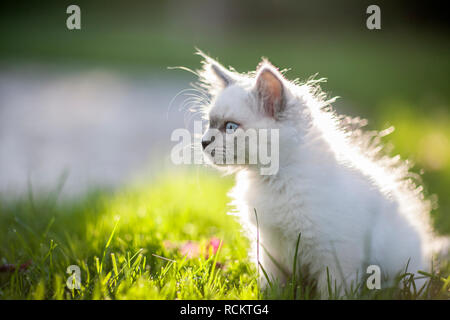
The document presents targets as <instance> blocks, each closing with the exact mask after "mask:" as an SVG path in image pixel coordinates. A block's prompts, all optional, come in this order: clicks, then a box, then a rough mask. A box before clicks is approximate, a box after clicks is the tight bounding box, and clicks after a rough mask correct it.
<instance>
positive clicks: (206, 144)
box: [202, 140, 211, 150]
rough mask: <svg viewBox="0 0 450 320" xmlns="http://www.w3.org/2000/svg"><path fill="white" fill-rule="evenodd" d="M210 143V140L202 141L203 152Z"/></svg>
mask: <svg viewBox="0 0 450 320" xmlns="http://www.w3.org/2000/svg"><path fill="white" fill-rule="evenodd" d="M210 143H211V140H202V147H203V150H205V149H206V147H207V146H208V145H209V144H210Z"/></svg>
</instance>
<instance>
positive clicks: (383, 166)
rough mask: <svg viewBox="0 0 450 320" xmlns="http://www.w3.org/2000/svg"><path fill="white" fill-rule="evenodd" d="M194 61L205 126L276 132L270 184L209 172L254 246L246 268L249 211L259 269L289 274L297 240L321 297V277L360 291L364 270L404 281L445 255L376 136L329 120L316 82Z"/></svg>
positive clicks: (422, 203) (424, 206) (244, 172)
mask: <svg viewBox="0 0 450 320" xmlns="http://www.w3.org/2000/svg"><path fill="white" fill-rule="evenodd" d="M199 54H200V55H202V57H203V58H204V61H203V68H202V69H201V70H199V71H198V76H199V79H200V84H201V86H202V88H203V89H204V90H205V92H206V93H207V94H208V95H209V96H210V97H211V100H210V103H209V105H208V106H206V109H205V110H204V111H205V114H206V117H207V118H209V117H211V116H214V117H215V119H216V120H217V119H219V121H220V119H222V121H223V122H225V121H234V122H237V123H239V124H240V125H241V127H242V128H243V129H248V128H254V129H260V128H278V129H279V130H280V159H279V161H280V168H279V171H278V173H277V174H276V175H269V176H267V175H266V176H264V175H261V174H260V172H259V171H258V168H257V166H246V165H239V166H238V165H235V166H218V167H219V168H221V169H223V168H225V169H227V170H228V171H230V172H233V173H236V186H235V187H234V189H233V190H232V192H231V197H232V198H233V202H232V203H233V205H235V207H236V209H237V210H236V212H235V214H236V215H237V216H238V217H239V218H240V221H241V222H242V225H243V226H244V228H245V230H247V231H249V236H250V239H251V240H252V241H253V242H254V245H253V247H252V252H251V254H252V255H253V256H254V258H255V260H256V257H255V255H256V239H257V235H256V220H255V211H254V210H255V209H256V211H257V216H258V220H259V237H260V243H261V244H262V246H264V248H262V246H261V249H260V250H259V254H260V256H259V259H260V262H261V264H262V265H263V266H264V269H265V270H266V271H267V272H268V273H269V275H270V276H272V277H274V278H277V279H280V280H283V279H285V277H286V273H285V272H286V271H287V273H288V274H292V268H293V258H294V251H295V246H296V242H297V238H298V236H299V234H300V233H301V242H300V249H299V262H300V265H301V268H302V271H304V272H307V273H308V274H309V275H310V276H311V277H312V278H314V279H316V281H317V288H318V291H319V293H320V294H321V296H322V297H326V296H327V268H328V270H329V275H330V277H331V281H332V283H333V285H334V282H335V280H336V284H337V286H338V287H340V289H345V288H349V287H350V285H351V284H352V282H353V285H355V281H361V275H365V274H366V267H367V266H368V265H371V264H374V265H378V266H380V268H381V272H382V274H383V275H384V276H388V277H390V278H391V279H392V278H393V277H394V276H395V275H396V274H397V273H398V272H401V271H405V268H406V265H407V263H408V261H409V265H408V272H414V273H416V272H417V271H418V270H425V271H429V270H430V263H431V260H432V254H433V253H435V252H436V251H437V250H446V249H444V246H445V247H446V248H448V239H441V240H439V241H438V240H434V236H433V234H432V230H431V224H430V221H429V212H430V210H431V205H430V202H429V201H427V200H424V198H423V195H422V188H421V187H417V186H416V184H415V183H414V182H413V181H412V174H411V173H410V172H409V166H408V165H407V164H406V163H405V162H403V161H400V160H399V159H398V158H390V157H387V156H384V155H383V154H382V153H380V149H381V148H380V143H379V134H373V132H372V133H370V132H369V133H368V132H364V131H362V130H361V126H362V125H364V124H363V121H361V120H359V119H350V118H344V117H339V116H337V115H336V114H335V113H334V112H333V111H331V108H330V106H329V104H330V102H331V100H329V101H325V100H324V95H323V94H322V93H320V89H319V88H318V85H317V82H314V81H309V82H306V83H305V84H299V83H298V82H297V81H288V80H286V79H285V78H284V76H283V75H282V73H281V72H279V71H278V70H277V69H276V68H275V67H274V66H272V65H271V64H270V63H269V62H268V61H267V60H263V61H262V62H261V63H260V65H259V66H258V68H257V70H256V72H251V73H248V74H239V73H237V72H236V71H234V70H229V69H226V68H224V67H223V66H221V65H220V64H219V63H218V62H217V61H215V60H213V59H212V58H210V57H208V56H206V55H205V54H203V53H202V52H199ZM349 120H350V121H349ZM209 130H210V129H208V130H207V131H206V133H205V136H204V138H203V139H208V132H209ZM222 152H226V150H225V149H224V150H222ZM267 252H269V253H270V255H272V256H273V258H275V260H276V261H277V262H278V263H279V264H280V267H281V268H282V269H284V272H283V271H281V270H280V267H279V266H276V265H275V264H274V263H273V261H272V259H271V258H270V257H269V255H268V254H267ZM357 274H359V277H358V276H357ZM358 283H359V282H358ZM381 285H382V287H383V286H384V287H386V286H387V282H382V283H381ZM417 285H420V283H417ZM341 292H342V291H341Z"/></svg>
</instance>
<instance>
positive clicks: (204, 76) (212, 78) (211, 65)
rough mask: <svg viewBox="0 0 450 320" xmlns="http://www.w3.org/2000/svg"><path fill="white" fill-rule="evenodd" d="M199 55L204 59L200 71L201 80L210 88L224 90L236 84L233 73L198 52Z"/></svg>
mask: <svg viewBox="0 0 450 320" xmlns="http://www.w3.org/2000/svg"><path fill="white" fill-rule="evenodd" d="M196 53H197V54H198V55H200V56H201V57H203V58H204V60H203V61H202V64H203V69H202V70H200V71H199V76H200V80H201V81H202V82H203V83H204V84H205V85H207V86H208V87H210V88H215V89H224V88H226V87H228V86H230V85H232V84H233V83H234V82H236V80H235V78H234V75H233V73H232V72H231V71H229V70H227V69H226V68H225V67H223V66H222V65H221V64H220V63H218V62H217V61H216V60H214V59H213V58H211V57H209V56H207V55H206V54H204V53H203V52H202V51H200V50H197V52H196Z"/></svg>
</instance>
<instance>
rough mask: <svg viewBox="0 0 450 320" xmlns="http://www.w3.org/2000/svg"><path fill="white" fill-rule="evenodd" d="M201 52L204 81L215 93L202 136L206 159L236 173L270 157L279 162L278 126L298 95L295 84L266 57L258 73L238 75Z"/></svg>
mask: <svg viewBox="0 0 450 320" xmlns="http://www.w3.org/2000/svg"><path fill="white" fill-rule="evenodd" d="M200 54H201V55H202V56H203V57H204V59H205V60H204V61H203V69H202V70H200V71H199V76H200V80H201V83H202V85H203V87H204V88H206V90H207V92H208V94H209V95H210V96H211V103H210V105H209V106H207V108H206V109H205V116H206V119H207V120H208V127H207V130H206V132H205V133H204V135H203V138H202V147H203V150H204V153H205V154H206V156H207V158H208V159H209V160H210V162H211V163H213V164H215V165H217V166H220V167H225V168H228V169H232V171H233V169H239V168H242V167H248V166H253V167H257V168H260V167H263V166H266V167H267V166H270V164H269V163H268V160H271V161H276V162H277V163H278V162H279V159H276V157H279V155H278V153H279V147H280V141H279V138H280V137H279V134H280V132H279V130H280V129H281V128H282V127H283V126H285V124H286V120H287V118H288V117H287V115H288V114H289V106H290V105H292V104H293V103H292V102H293V99H294V96H293V95H292V93H291V92H290V89H289V86H290V83H289V82H288V81H287V80H286V79H284V77H283V75H282V74H281V73H280V72H279V71H278V69H277V68H275V67H274V66H273V65H272V64H270V62H268V61H267V60H263V61H262V62H261V63H260V64H259V66H258V68H257V70H256V72H252V73H249V74H239V73H237V72H235V71H234V70H228V69H226V68H225V67H223V66H222V65H220V64H219V63H218V62H217V61H215V60H213V59H212V58H210V57H208V56H206V55H204V54H203V53H201V52H200ZM275 131H276V132H275ZM274 153H277V154H274ZM264 155H266V157H265V159H264ZM268 158H271V159H268ZM255 159H256V160H255ZM255 161H256V162H255ZM276 170H278V168H276Z"/></svg>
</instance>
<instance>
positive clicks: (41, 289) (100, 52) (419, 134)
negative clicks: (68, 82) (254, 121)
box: [0, 3, 450, 299]
mask: <svg viewBox="0 0 450 320" xmlns="http://www.w3.org/2000/svg"><path fill="white" fill-rule="evenodd" d="M92 6H94V4H92ZM82 7H83V27H82V30H81V31H80V32H72V31H68V30H67V29H66V28H65V15H64V14H61V13H63V12H65V10H64V9H65V7H64V6H63V5H61V8H59V9H58V10H56V11H55V12H53V13H52V14H50V13H46V12H47V10H43V11H42V12H40V14H39V15H36V14H31V15H28V16H27V15H25V16H20V15H17V16H14V15H11V16H10V15H8V16H5V17H3V19H1V21H0V26H1V28H0V38H1V39H2V41H0V65H1V66H2V67H3V66H15V65H21V64H23V63H24V64H25V65H27V63H31V64H33V63H38V64H43V65H46V66H52V68H55V69H59V68H61V70H62V71H67V70H68V69H69V70H70V69H71V68H77V67H81V68H88V69H91V68H112V69H116V70H119V71H121V72H124V73H126V74H132V75H140V74H144V75H146V76H147V75H152V76H157V77H159V76H161V75H164V76H166V75H167V77H171V76H173V77H176V76H177V75H178V74H180V72H176V71H168V70H167V67H168V66H177V65H183V66H187V67H189V68H193V69H195V68H197V67H199V65H200V63H199V57H197V56H194V55H193V52H194V47H195V46H198V47H199V48H201V49H203V50H204V51H206V52H209V53H211V55H212V56H214V57H219V58H220V61H221V62H223V63H224V64H225V65H232V66H234V67H235V68H236V69H237V70H238V71H248V70H253V69H254V68H255V66H256V65H257V64H258V62H259V58H260V57H261V56H267V57H269V58H270V59H271V61H272V62H274V63H275V64H276V65H277V66H279V67H281V68H287V67H289V68H291V69H292V70H291V71H289V72H288V73H287V77H288V78H296V77H300V78H301V79H306V78H308V77H309V76H311V75H312V74H315V73H319V76H320V77H327V78H328V79H329V83H327V84H325V85H324V90H325V91H327V92H329V93H330V95H339V96H341V97H342V98H341V99H339V100H338V102H337V103H336V105H335V107H336V109H337V111H338V112H340V113H348V114H351V115H358V116H363V117H367V118H368V119H369V128H370V129H378V130H380V129H384V128H387V127H388V126H391V125H393V126H395V128H396V131H395V132H394V133H393V134H391V135H389V136H388V137H386V138H385V141H386V142H388V143H390V142H392V143H393V144H394V145H395V149H394V150H393V152H392V153H393V154H401V156H402V157H403V158H409V159H412V160H413V161H414V162H415V163H416V164H417V165H416V166H415V169H414V171H415V172H421V171H422V170H423V174H422V176H423V180H424V187H425V193H426V195H427V196H428V197H436V198H437V200H438V202H437V203H438V206H437V207H436V208H435V209H434V210H433V212H432V217H433V221H434V225H435V228H436V229H437V230H438V231H439V232H440V233H442V234H450V197H449V196H448V190H450V129H449V128H450V113H449V110H450V82H449V81H448V75H449V74H450V59H449V55H450V47H449V43H448V41H447V40H448V39H447V37H446V36H445V35H442V34H441V35H439V34H430V33H426V32H424V33H420V32H418V31H417V30H416V31H415V32H414V33H411V32H407V31H403V32H399V33H395V32H393V31H391V30H389V29H388V28H387V29H386V30H382V31H381V32H369V31H367V30H362V31H361V30H360V31H358V32H359V33H354V32H350V33H349V32H337V31H333V30H322V31H316V30H299V29H294V28H293V29H290V30H288V31H289V32H285V31H287V30H282V31H283V32H280V30H276V29H262V28H257V29H255V30H247V29H246V30H226V31H224V32H223V33H221V34H220V36H217V35H215V34H214V33H208V32H205V33H198V32H193V31H192V30H190V29H189V28H186V30H184V28H181V27H179V28H174V27H173V26H172V27H171V26H169V25H167V24H166V22H165V21H160V20H158V19H157V17H156V16H151V15H149V12H148V11H145V10H142V15H139V16H136V15H135V14H131V13H129V14H128V16H123V15H125V14H126V11H127V10H123V12H122V10H121V11H120V19H117V16H111V17H109V18H108V15H109V13H105V11H104V10H103V9H104V8H100V9H101V10H100V9H98V8H97V9H96V8H95V7H91V4H89V5H88V4H87V3H86V4H84V5H83V6H82ZM126 17H128V18H126ZM118 21H120V23H118ZM118 44H120V45H118ZM50 69H51V68H50ZM51 70H53V69H51ZM187 83H188V81H186V85H188V84H187ZM231 185H232V181H231V180H230V179H228V178H227V179H222V178H220V179H219V178H217V177H215V176H207V175H200V176H198V177H197V175H195V174H180V175H178V174H177V175H175V174H171V175H168V176H167V175H166V176H161V178H160V180H159V181H156V182H153V183H152V184H151V185H148V186H143V185H139V186H132V187H125V186H124V187H123V189H120V190H118V191H115V192H112V191H107V190H100V191H92V192H90V193H89V195H87V196H85V197H82V198H79V199H73V200H71V201H67V200H64V201H61V200H58V198H57V193H54V194H53V193H52V194H44V195H43V194H40V195H38V194H32V193H30V194H29V195H28V196H27V197H24V198H22V199H15V200H14V199H11V198H5V197H3V198H0V244H1V247H0V259H1V260H0V265H4V264H15V265H17V264H19V265H20V264H22V263H26V262H27V261H29V260H31V261H32V262H31V264H30V266H29V267H28V269H27V270H26V271H16V272H13V273H7V272H1V273H0V299H17V298H36V299H37V298H50V299H60V298H62V299H66V298H67V299H91V298H95V299H107V298H111V299H133V298H136V299H140V298H149V299H176V298H180V299H188V298H191V299H226V298H230V299H257V298H276V299H292V298H294V297H295V298H297V299H311V298H315V297H316V295H315V293H314V288H313V285H312V284H310V283H309V280H308V279H306V277H302V276H301V275H299V276H298V277H297V278H295V279H291V281H288V282H287V285H286V286H285V287H280V286H276V285H274V286H273V287H269V289H268V290H266V291H264V292H260V290H258V284H257V274H258V271H257V270H256V268H255V266H254V264H253V263H252V262H251V261H248V258H247V248H248V243H247V240H246V239H245V238H243V237H242V235H241V234H240V227H239V225H238V224H237V223H236V222H235V221H234V220H233V218H232V217H230V216H227V215H226V214H225V213H226V212H227V208H226V203H227V198H226V191H227V190H228V189H229V188H230V187H231ZM113 230H114V232H113ZM212 237H215V238H219V239H221V240H222V241H223V242H222V245H221V249H220V250H219V251H218V253H217V254H216V255H208V256H209V258H206V255H207V253H206V251H207V247H208V242H209V241H210V239H211V238H212ZM188 240H191V241H194V242H193V243H194V244H196V245H198V247H199V248H198V250H199V252H200V253H199V256H198V257H194V258H190V259H188V258H185V257H184V255H183V253H182V252H180V250H179V247H180V246H183V244H185V242H186V241H188ZM152 254H155V255H157V256H158V257H157V256H154V255H152ZM160 257H164V258H167V259H170V260H165V259H163V258H160ZM69 265H78V266H80V268H81V277H82V289H81V290H74V291H69V290H68V289H66V288H65V282H66V279H67V277H68V276H69V275H68V274H67V273H66V269H67V267H68V266H69ZM403 276H404V277H403V279H402V280H405V279H408V275H403ZM440 276H441V277H442V278H443V279H444V281H447V282H446V283H445V282H443V281H442V280H443V279H441V278H439V276H438V275H431V276H429V277H431V278H432V281H431V286H430V287H429V288H427V289H424V290H423V291H422V292H421V293H420V294H416V295H414V294H413V295H411V294H410V293H409V291H408V290H404V291H402V290H399V289H385V290H381V291H367V290H366V291H363V292H357V290H356V289H354V288H353V290H352V289H349V291H348V292H347V293H346V294H345V295H344V296H346V297H347V298H380V299H383V298H384V299H388V298H403V299H409V298H449V295H448V293H444V292H441V291H446V290H447V288H448V282H449V281H448V279H449V278H448V276H449V271H448V270H445V272H444V273H443V274H442V275H440ZM445 279H447V280H445ZM402 280H399V281H402ZM409 284H411V285H412V282H409ZM334 291H335V290H334V288H333V283H332V279H330V297H331V298H342V295H340V296H337V295H336V293H335V292H334Z"/></svg>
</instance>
